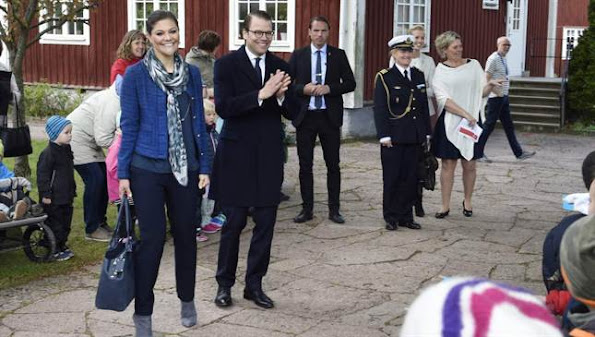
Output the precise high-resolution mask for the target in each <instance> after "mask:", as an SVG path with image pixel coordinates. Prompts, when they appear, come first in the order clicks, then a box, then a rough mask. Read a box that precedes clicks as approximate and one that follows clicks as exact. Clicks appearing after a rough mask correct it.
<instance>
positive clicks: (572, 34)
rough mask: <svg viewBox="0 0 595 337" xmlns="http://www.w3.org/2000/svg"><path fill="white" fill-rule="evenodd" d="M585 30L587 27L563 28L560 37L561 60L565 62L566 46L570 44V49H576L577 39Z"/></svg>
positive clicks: (566, 56) (566, 57)
mask: <svg viewBox="0 0 595 337" xmlns="http://www.w3.org/2000/svg"><path fill="white" fill-rule="evenodd" d="M585 29H587V27H564V28H563V31H564V33H563V35H562V59H563V60H567V59H568V55H566V52H567V51H568V44H569V43H572V47H573V48H574V47H576V45H577V44H578V38H579V37H581V36H583V31H584V30H585Z"/></svg>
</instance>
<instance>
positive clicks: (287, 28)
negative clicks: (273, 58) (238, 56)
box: [229, 0, 295, 53]
mask: <svg viewBox="0 0 595 337" xmlns="http://www.w3.org/2000/svg"><path fill="white" fill-rule="evenodd" d="M256 10H263V11H265V12H267V13H269V15H270V16H271V17H272V18H273V30H274V31H275V35H274V36H273V42H272V43H271V48H270V50H271V51H274V52H288V53H290V52H292V51H293V48H294V43H295V0H230V1H229V17H230V22H229V27H230V30H229V34H230V36H229V49H230V50H236V49H238V48H239V47H240V46H242V45H243V44H244V40H243V39H242V27H243V25H244V18H245V17H246V15H248V13H250V12H252V11H256Z"/></svg>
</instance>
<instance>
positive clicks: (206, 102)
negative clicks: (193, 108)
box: [202, 98, 217, 115]
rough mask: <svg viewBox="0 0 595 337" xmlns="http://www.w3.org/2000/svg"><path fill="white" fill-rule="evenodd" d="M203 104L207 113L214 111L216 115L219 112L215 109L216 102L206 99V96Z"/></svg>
mask: <svg viewBox="0 0 595 337" xmlns="http://www.w3.org/2000/svg"><path fill="white" fill-rule="evenodd" d="M202 104H203V106H204V111H205V114H206V113H207V112H212V113H214V114H215V115H216V114H217V112H216V111H215V104H214V103H213V102H212V101H211V100H210V99H206V98H204V99H203V100H202Z"/></svg>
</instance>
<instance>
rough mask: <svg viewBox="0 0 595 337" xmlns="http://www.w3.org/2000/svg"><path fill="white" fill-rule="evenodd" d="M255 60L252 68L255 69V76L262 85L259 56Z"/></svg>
mask: <svg viewBox="0 0 595 337" xmlns="http://www.w3.org/2000/svg"><path fill="white" fill-rule="evenodd" d="M255 60H256V65H255V66H254V69H256V78H258V83H259V84H260V85H262V70H261V69H260V57H257V58H256V59H255Z"/></svg>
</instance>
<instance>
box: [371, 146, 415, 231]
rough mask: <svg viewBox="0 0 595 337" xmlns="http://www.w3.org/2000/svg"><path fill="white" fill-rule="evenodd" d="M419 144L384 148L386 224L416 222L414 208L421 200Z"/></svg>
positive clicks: (383, 175)
mask: <svg viewBox="0 0 595 337" xmlns="http://www.w3.org/2000/svg"><path fill="white" fill-rule="evenodd" d="M419 147H420V145H419V144H403V145H399V144H396V145H393V147H390V148H388V147H385V146H381V147H380V159H381V161H382V183H383V193H382V213H383V216H384V220H385V221H386V222H395V223H397V224H405V223H409V222H412V221H413V212H412V207H413V204H414V203H415V200H416V198H417V184H418V182H417V180H418V179H417V162H418V161H419V159H418V156H419V153H420V151H419Z"/></svg>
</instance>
